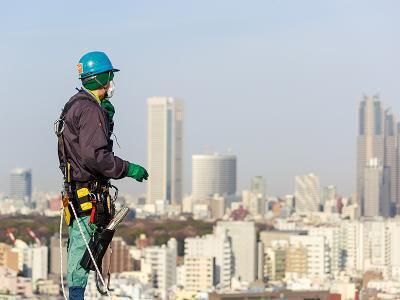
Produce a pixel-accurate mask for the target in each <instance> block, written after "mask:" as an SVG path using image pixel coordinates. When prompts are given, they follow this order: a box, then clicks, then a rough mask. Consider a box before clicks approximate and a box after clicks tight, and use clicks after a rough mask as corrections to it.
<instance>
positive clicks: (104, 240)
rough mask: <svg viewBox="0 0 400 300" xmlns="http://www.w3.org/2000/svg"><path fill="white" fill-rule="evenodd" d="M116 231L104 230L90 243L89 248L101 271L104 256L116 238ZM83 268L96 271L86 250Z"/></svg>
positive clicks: (95, 234) (94, 235)
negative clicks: (114, 237)
mask: <svg viewBox="0 0 400 300" xmlns="http://www.w3.org/2000/svg"><path fill="white" fill-rule="evenodd" d="M114 233H115V230H109V229H104V230H103V231H101V232H98V231H96V232H95V233H94V234H93V236H92V238H91V239H90V242H89V248H90V250H91V251H92V254H93V258H94V260H95V261H96V264H97V266H98V267H99V269H100V270H101V265H102V261H103V257H104V254H105V253H106V251H107V248H108V246H109V245H110V243H111V240H112V238H113V236H114ZM81 266H82V267H83V268H84V269H85V270H86V271H89V270H91V271H96V267H95V266H94V263H93V261H92V259H91V257H90V254H89V251H88V250H87V249H86V251H85V253H84V254H83V257H82V259H81Z"/></svg>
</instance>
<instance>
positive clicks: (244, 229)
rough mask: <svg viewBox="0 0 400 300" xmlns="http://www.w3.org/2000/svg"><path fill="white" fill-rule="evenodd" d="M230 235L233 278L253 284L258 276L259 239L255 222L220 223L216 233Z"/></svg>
mask: <svg viewBox="0 0 400 300" xmlns="http://www.w3.org/2000/svg"><path fill="white" fill-rule="evenodd" d="M221 231H225V232H226V234H227V235H228V237H229V239H230V242H231V247H232V257H233V277H236V278H238V279H240V280H242V281H246V282H253V281H254V280H255V279H256V274H257V259H256V258H257V253H256V252H257V250H256V244H257V238H256V227H255V224H254V222H244V221H219V222H218V223H217V226H216V228H215V232H217V233H219V232H221Z"/></svg>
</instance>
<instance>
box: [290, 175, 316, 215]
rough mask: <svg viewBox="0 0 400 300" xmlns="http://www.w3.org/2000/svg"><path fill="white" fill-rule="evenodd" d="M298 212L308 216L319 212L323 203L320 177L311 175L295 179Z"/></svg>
mask: <svg viewBox="0 0 400 300" xmlns="http://www.w3.org/2000/svg"><path fill="white" fill-rule="evenodd" d="M295 199H296V212H297V213H300V214H308V213H310V212H318V211H319V205H320V203H321V187H320V182H319V177H318V176H316V175H314V174H312V173H310V174H308V175H302V176H296V177H295Z"/></svg>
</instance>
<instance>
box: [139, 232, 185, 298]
mask: <svg viewBox="0 0 400 300" xmlns="http://www.w3.org/2000/svg"><path fill="white" fill-rule="evenodd" d="M177 247H178V246H177V241H176V240H175V239H174V238H172V239H170V240H169V241H168V244H167V245H162V246H161V247H158V246H153V247H147V248H145V249H144V263H145V264H146V265H150V266H151V271H152V274H153V282H152V285H153V287H154V288H155V289H156V290H157V292H158V294H159V295H160V296H161V299H167V292H168V289H169V288H171V287H172V286H173V285H175V284H176V257H177V253H178V252H177V251H178V250H177Z"/></svg>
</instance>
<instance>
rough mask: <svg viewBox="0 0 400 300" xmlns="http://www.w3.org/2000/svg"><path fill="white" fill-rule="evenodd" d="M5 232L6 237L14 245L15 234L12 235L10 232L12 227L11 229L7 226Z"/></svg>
mask: <svg viewBox="0 0 400 300" xmlns="http://www.w3.org/2000/svg"><path fill="white" fill-rule="evenodd" d="M6 232H7V236H8V238H9V239H10V240H11V242H12V243H13V245H15V243H16V242H17V240H16V239H15V236H14V234H13V233H12V229H11V228H7V230H6Z"/></svg>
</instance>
